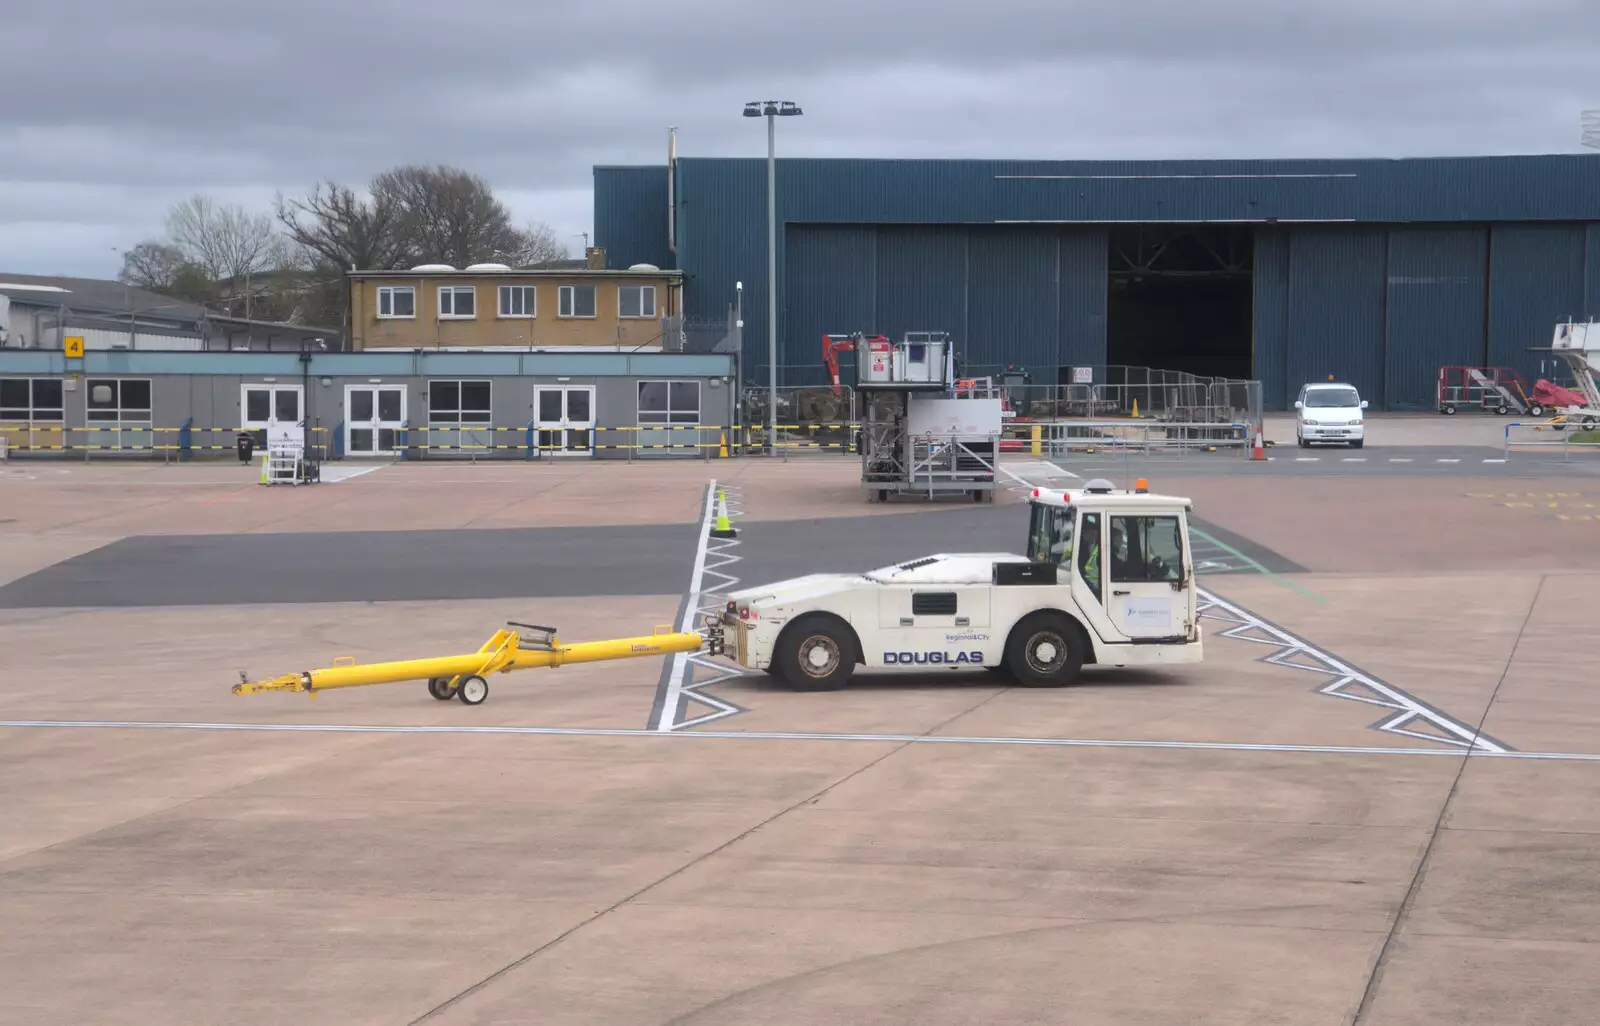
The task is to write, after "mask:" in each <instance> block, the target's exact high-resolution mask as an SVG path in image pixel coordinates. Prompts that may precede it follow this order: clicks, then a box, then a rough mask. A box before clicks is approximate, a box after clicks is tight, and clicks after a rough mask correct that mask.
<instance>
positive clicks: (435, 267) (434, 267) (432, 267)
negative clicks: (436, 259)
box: [412, 264, 455, 271]
mask: <svg viewBox="0 0 1600 1026" xmlns="http://www.w3.org/2000/svg"><path fill="white" fill-rule="evenodd" d="M412 270H413V271H453V270H455V268H454V267H451V266H450V265H449V264H418V265H417V266H415V267H413V268H412Z"/></svg>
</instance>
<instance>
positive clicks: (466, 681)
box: [456, 675, 489, 705]
mask: <svg viewBox="0 0 1600 1026" xmlns="http://www.w3.org/2000/svg"><path fill="white" fill-rule="evenodd" d="M456 697H457V698H459V699H461V704H462V705H482V704H483V701H484V699H486V698H488V697H489V682H488V681H486V680H484V679H483V678H482V677H479V676H476V675H474V676H470V677H462V678H461V683H460V684H458V685H457V686H456Z"/></svg>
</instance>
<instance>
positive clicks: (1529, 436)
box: [1504, 421, 1600, 461]
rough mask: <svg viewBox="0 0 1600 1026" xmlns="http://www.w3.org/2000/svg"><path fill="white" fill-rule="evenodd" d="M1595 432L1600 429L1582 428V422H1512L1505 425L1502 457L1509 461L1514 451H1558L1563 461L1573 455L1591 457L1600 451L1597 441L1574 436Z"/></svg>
mask: <svg viewBox="0 0 1600 1026" xmlns="http://www.w3.org/2000/svg"><path fill="white" fill-rule="evenodd" d="M1595 434H1600V432H1590V431H1585V430H1584V428H1583V426H1582V425H1568V424H1561V423H1552V422H1549V421H1543V422H1540V423H1536V424H1534V423H1524V422H1522V421H1515V422H1513V423H1510V424H1507V425H1506V427H1505V446H1504V447H1505V452H1504V458H1505V459H1507V460H1509V459H1510V458H1511V454H1512V453H1514V452H1539V453H1550V454H1554V453H1556V452H1559V453H1560V454H1561V458H1562V460H1564V461H1566V460H1571V459H1572V457H1573V456H1574V454H1576V455H1577V456H1578V457H1579V458H1580V459H1594V458H1595V454H1596V453H1600V440H1597V441H1587V440H1585V441H1575V440H1574V436H1583V437H1584V438H1586V439H1587V438H1589V437H1593V436H1594V435H1595Z"/></svg>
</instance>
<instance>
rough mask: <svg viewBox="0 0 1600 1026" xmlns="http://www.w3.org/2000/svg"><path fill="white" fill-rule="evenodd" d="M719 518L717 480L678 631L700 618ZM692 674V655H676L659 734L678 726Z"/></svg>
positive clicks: (711, 485) (711, 486) (709, 490)
mask: <svg viewBox="0 0 1600 1026" xmlns="http://www.w3.org/2000/svg"><path fill="white" fill-rule="evenodd" d="M716 516H717V482H716V479H715V478H713V479H712V480H710V481H708V482H706V499H705V514H704V515H703V516H702V517H701V518H700V540H699V543H698V544H697V545H696V546H695V550H694V571H693V573H691V574H690V575H689V598H688V601H686V602H685V603H684V604H683V620H682V621H681V622H679V624H678V630H679V631H681V632H683V633H688V632H690V631H692V630H693V629H694V621H695V617H697V616H699V615H700V592H701V591H702V590H703V588H704V586H705V576H706V545H707V544H709V543H710V541H711V525H712V524H713V523H715V522H716ZM688 672H689V656H688V653H686V652H674V653H673V654H672V670H671V672H670V674H669V675H668V677H667V695H666V699H665V700H664V701H663V702H662V703H661V719H660V720H658V721H657V722H656V725H655V729H656V730H658V731H663V732H670V731H671V730H672V729H673V728H674V727H675V726H676V725H677V724H676V723H675V719H676V717H677V715H678V704H679V703H680V702H681V701H682V700H683V681H684V677H685V676H686V675H687V674H688Z"/></svg>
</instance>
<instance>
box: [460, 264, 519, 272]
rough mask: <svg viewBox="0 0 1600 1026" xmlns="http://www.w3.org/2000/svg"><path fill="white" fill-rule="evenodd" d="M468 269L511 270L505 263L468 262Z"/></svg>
mask: <svg viewBox="0 0 1600 1026" xmlns="http://www.w3.org/2000/svg"><path fill="white" fill-rule="evenodd" d="M467 270H469V271H509V270H511V268H510V267H508V266H506V265H505V264H468V265H467Z"/></svg>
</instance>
